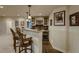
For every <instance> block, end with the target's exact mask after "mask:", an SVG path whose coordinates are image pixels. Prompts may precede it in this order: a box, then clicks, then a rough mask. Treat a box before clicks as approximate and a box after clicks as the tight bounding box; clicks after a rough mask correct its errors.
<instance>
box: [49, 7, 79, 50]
mask: <svg viewBox="0 0 79 59" xmlns="http://www.w3.org/2000/svg"><path fill="white" fill-rule="evenodd" d="M62 10H65V11H66V15H65V17H66V18H65V20H66V21H65V22H66V25H65V26H54V24H53V25H52V26H49V35H50V36H49V40H50V43H51V44H52V46H53V47H54V48H56V49H57V50H60V51H62V52H79V27H78V26H69V15H70V14H73V13H75V12H78V11H79V6H63V7H59V8H56V9H54V10H53V11H52V13H51V14H50V17H49V20H50V19H52V20H53V21H52V23H54V18H53V17H54V16H53V14H54V12H58V11H62Z"/></svg>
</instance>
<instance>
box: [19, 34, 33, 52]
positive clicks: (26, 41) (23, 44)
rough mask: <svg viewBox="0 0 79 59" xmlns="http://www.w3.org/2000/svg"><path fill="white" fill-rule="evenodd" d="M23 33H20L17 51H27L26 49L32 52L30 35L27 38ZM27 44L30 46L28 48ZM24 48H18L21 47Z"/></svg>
mask: <svg viewBox="0 0 79 59" xmlns="http://www.w3.org/2000/svg"><path fill="white" fill-rule="evenodd" d="M23 36H24V35H23V34H20V46H19V53H21V52H22V51H25V53H26V52H27V50H30V51H31V52H32V37H29V38H24V37H23ZM28 46H31V47H30V48H28ZM23 47H24V49H20V48H23Z"/></svg>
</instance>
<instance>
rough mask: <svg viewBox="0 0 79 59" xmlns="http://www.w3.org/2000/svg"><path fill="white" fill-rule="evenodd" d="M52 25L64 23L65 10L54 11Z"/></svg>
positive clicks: (62, 24)
mask: <svg viewBox="0 0 79 59" xmlns="http://www.w3.org/2000/svg"><path fill="white" fill-rule="evenodd" d="M54 25H55V26H64V25H65V11H60V12H56V13H54Z"/></svg>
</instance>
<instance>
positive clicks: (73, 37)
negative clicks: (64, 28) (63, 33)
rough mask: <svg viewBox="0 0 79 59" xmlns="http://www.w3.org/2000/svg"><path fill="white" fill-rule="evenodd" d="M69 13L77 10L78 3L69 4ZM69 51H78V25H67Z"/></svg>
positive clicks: (78, 7) (78, 9)
mask: <svg viewBox="0 0 79 59" xmlns="http://www.w3.org/2000/svg"><path fill="white" fill-rule="evenodd" d="M69 10H70V11H69V14H73V13H75V12H79V5H78V6H77V5H75V6H70V8H69ZM69 52H78V53H79V26H69Z"/></svg>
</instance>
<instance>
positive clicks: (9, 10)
mask: <svg viewBox="0 0 79 59" xmlns="http://www.w3.org/2000/svg"><path fill="white" fill-rule="evenodd" d="M61 6H63V5H32V6H31V9H30V10H31V12H30V13H31V16H48V15H49V14H50V13H51V12H52V10H53V9H54V8H58V7H61ZM26 12H28V6H27V5H4V8H0V16H26V15H27V14H26Z"/></svg>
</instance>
